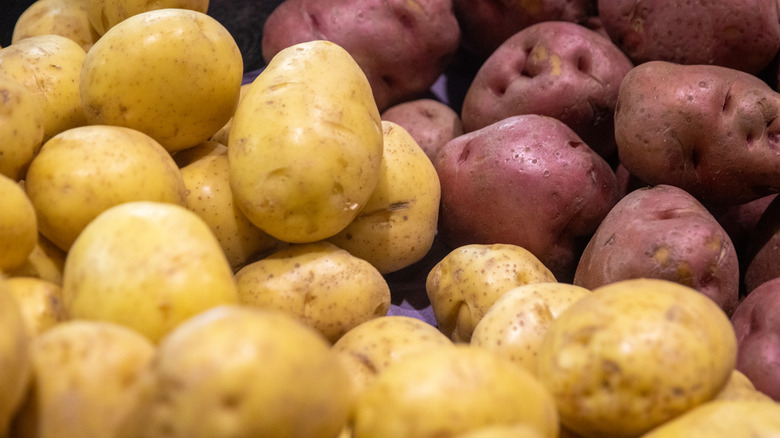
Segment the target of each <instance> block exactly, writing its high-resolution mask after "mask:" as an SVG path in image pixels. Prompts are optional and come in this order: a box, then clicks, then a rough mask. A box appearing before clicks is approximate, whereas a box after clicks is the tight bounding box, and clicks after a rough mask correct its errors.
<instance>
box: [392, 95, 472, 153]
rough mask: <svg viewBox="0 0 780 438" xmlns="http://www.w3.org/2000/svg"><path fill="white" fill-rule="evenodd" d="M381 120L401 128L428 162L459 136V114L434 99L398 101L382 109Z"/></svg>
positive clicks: (461, 123)
mask: <svg viewBox="0 0 780 438" xmlns="http://www.w3.org/2000/svg"><path fill="white" fill-rule="evenodd" d="M381 117H382V120H386V121H388V122H393V123H396V124H398V125H400V126H401V127H403V128H404V129H405V130H406V131H407V132H408V133H409V135H411V136H412V138H414V141H416V142H417V144H418V145H420V147H421V148H422V150H423V152H425V155H427V156H428V158H429V159H430V160H431V161H433V160H434V158H436V154H438V153H439V149H441V148H442V147H443V146H444V145H445V144H447V142H448V141H450V140H452V139H453V138H455V137H457V136H459V135H462V134H463V122H462V121H461V119H460V114H458V113H457V112H456V111H455V110H454V109H453V108H452V107H450V106H449V105H447V104H446V103H444V102H440V101H438V100H436V99H431V98H420V99H414V100H408V101H405V102H401V103H398V104H395V105H393V106H391V107H390V108H387V109H386V110H384V111H383V112H382V114H381Z"/></svg>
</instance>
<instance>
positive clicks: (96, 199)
mask: <svg viewBox="0 0 780 438" xmlns="http://www.w3.org/2000/svg"><path fill="white" fill-rule="evenodd" d="M25 184H26V189H27V193H28V195H29V196H30V199H31V200H32V202H33V205H35V209H36V212H37V213H38V223H39V229H40V232H41V234H43V235H44V236H46V237H47V238H48V239H49V240H51V241H52V242H53V243H54V244H56V245H57V246H58V247H60V248H62V249H63V250H64V251H67V250H68V249H69V248H70V246H71V245H72V244H73V241H74V240H75V239H76V237H78V235H79V234H80V233H81V231H82V230H83V229H84V227H85V226H86V225H87V224H88V223H89V222H90V221H92V220H93V219H94V218H95V217H96V216H97V215H98V214H100V213H101V212H103V211H105V210H106V209H107V208H109V207H112V206H114V205H117V204H121V203H123V202H129V201H156V202H169V203H173V204H179V205H184V203H185V191H186V187H185V185H184V180H183V178H182V175H181V172H180V171H179V168H178V167H177V166H176V163H175V162H174V161H173V158H171V156H170V154H169V153H168V152H167V151H166V150H165V149H164V148H163V147H162V146H160V144H159V143H157V142H156V141H154V139H152V138H151V137H149V136H148V135H146V134H144V133H142V132H139V131H136V130H133V129H130V128H123V127H119V126H104V125H94V126H81V127H78V128H73V129H69V130H67V131H65V132H61V133H59V134H57V135H56V136H54V137H53V138H51V139H50V140H49V141H47V142H46V143H45V144H44V145H43V147H42V148H41V151H40V152H39V153H38V155H37V156H36V157H35V158H34V159H33V161H32V163H30V167H29V169H28V170H27V179H26V181H25Z"/></svg>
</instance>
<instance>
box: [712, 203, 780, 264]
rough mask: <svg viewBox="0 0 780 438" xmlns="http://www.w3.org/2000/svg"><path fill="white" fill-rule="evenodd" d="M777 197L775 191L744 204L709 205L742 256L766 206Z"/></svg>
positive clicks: (738, 253)
mask: <svg viewBox="0 0 780 438" xmlns="http://www.w3.org/2000/svg"><path fill="white" fill-rule="evenodd" d="M776 197H777V193H773V194H771V195H766V196H763V197H761V198H758V199H756V200H754V201H749V202H746V203H744V204H734V205H726V206H717V205H716V206H709V207H708V208H709V210H710V211H711V212H712V215H713V216H715V219H717V220H718V223H719V224H720V225H721V226H722V227H723V229H724V230H726V232H727V233H728V234H729V237H731V242H732V243H733V244H734V248H736V250H737V255H739V256H740V257H743V256H744V252H745V251H746V249H745V247H746V246H747V240H748V239H749V236H750V235H751V234H752V233H753V230H754V229H755V228H756V225H757V224H758V221H759V220H760V219H761V216H762V215H763V214H764V211H766V208H767V207H768V206H769V204H770V203H771V202H772V201H773V200H774V199H775V198H776Z"/></svg>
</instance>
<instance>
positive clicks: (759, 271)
mask: <svg viewBox="0 0 780 438" xmlns="http://www.w3.org/2000/svg"><path fill="white" fill-rule="evenodd" d="M746 240H747V241H746V242H745V248H744V255H743V259H744V261H743V265H744V267H743V271H744V272H743V280H742V281H743V282H744V285H743V286H744V289H745V292H746V293H748V294H749V293H751V291H752V290H753V289H756V288H757V287H759V286H760V285H762V284H763V283H765V282H767V281H769V280H772V279H774V278H776V277H780V246H779V245H778V242H780V198H778V197H775V198H774V199H773V200H772V202H770V203H769V205H767V206H766V208H765V209H764V212H763V214H762V215H761V217H760V218H759V219H758V222H757V223H756V225H755V227H754V228H753V229H752V230H751V231H750V233H749V234H748V236H747V237H746Z"/></svg>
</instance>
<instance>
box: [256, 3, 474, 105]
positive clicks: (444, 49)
mask: <svg viewBox="0 0 780 438" xmlns="http://www.w3.org/2000/svg"><path fill="white" fill-rule="evenodd" d="M388 36H392V38H388ZM311 40H328V41H331V42H334V43H336V44H338V45H340V46H342V47H344V48H345V49H346V50H347V51H348V52H349V53H350V55H352V56H353V57H354V58H355V61H357V63H358V64H359V65H360V67H361V68H362V69H363V71H364V72H365V73H366V76H367V77H368V80H369V82H370V83H371V88H372V90H373V92H374V97H375V99H376V103H377V106H378V107H379V110H380V111H383V110H385V109H386V108H388V107H390V106H392V105H394V104H396V103H400V102H402V101H405V100H410V99H413V98H416V97H418V96H419V95H421V94H422V93H424V92H425V91H427V90H428V89H429V88H430V87H431V85H433V83H434V82H435V81H436V79H437V78H438V77H439V75H441V74H442V73H443V72H444V69H445V68H446V67H447V65H448V64H449V62H450V60H451V58H452V57H453V56H454V54H455V51H456V50H457V49H458V45H459V44H460V26H459V24H458V21H457V19H456V18H455V14H454V13H453V11H452V3H451V1H450V0H417V1H407V0H390V1H388V0H286V1H285V2H283V3H282V4H280V5H279V6H278V7H277V8H276V9H274V11H273V12H272V13H271V15H269V17H268V20H266V22H265V25H264V27H263V57H264V58H265V61H266V62H270V60H271V58H273V57H274V55H275V54H276V53H278V52H279V51H281V50H282V49H284V48H285V47H289V46H291V45H294V44H298V43H302V42H306V41H311Z"/></svg>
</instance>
